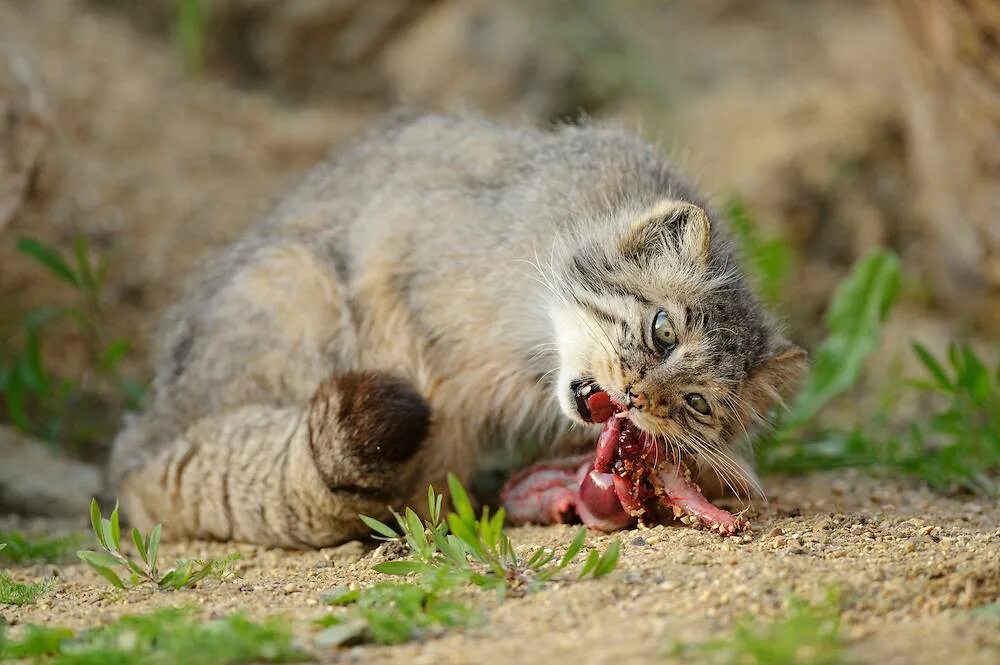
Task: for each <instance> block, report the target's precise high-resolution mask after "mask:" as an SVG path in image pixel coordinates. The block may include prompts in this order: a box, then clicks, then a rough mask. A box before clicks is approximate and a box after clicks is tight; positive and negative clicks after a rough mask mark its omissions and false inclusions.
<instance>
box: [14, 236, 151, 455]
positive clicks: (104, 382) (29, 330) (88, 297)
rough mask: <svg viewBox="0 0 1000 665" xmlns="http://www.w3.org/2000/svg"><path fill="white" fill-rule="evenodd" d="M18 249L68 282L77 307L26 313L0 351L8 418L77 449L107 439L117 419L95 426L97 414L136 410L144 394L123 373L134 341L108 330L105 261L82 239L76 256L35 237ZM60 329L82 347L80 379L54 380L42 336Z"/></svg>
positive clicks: (19, 244) (76, 245) (23, 240)
mask: <svg viewBox="0 0 1000 665" xmlns="http://www.w3.org/2000/svg"><path fill="white" fill-rule="evenodd" d="M17 248H18V250H19V251H20V252H21V253H23V254H25V255H27V256H29V257H31V258H32V259H33V260H34V261H35V262H36V263H37V264H38V266H39V267H41V268H43V269H44V270H45V271H46V272H47V273H48V274H49V275H51V276H54V277H56V278H57V279H59V280H61V281H63V282H65V283H67V284H69V285H70V286H71V287H72V288H73V290H74V293H75V295H76V297H77V299H78V301H79V302H78V304H77V305H75V306H72V307H55V306H43V307H38V308H36V309H32V310H30V311H28V312H27V314H26V315H25V317H24V320H23V322H22V323H21V325H20V329H19V333H18V335H17V336H16V337H17V338H18V339H19V343H13V342H11V343H10V344H9V348H7V349H4V348H0V401H2V402H3V404H4V407H5V411H6V415H7V418H8V419H9V420H10V422H11V423H13V424H14V426H15V427H17V428H18V429H20V430H21V431H23V432H26V433H28V434H31V435H34V436H38V437H41V438H43V439H47V440H49V441H59V442H62V443H66V444H68V445H70V446H71V447H80V446H83V445H84V444H86V443H92V442H95V441H102V440H106V439H107V438H108V437H110V436H111V434H112V430H113V428H114V427H115V426H117V417H112V418H107V417H103V416H102V417H101V418H100V419H99V420H98V421H94V418H93V414H94V413H105V412H107V411H108V409H107V406H108V402H109V401H110V402H112V403H121V405H123V406H126V407H129V408H134V407H135V406H137V405H138V403H139V402H140V401H141V399H142V395H143V392H144V388H143V387H142V386H141V385H140V384H138V383H136V382H134V381H132V380H130V379H128V378H127V377H125V376H124V375H123V374H122V373H121V370H120V365H121V361H122V360H123V359H124V358H125V356H126V354H127V353H128V351H129V347H130V345H129V343H128V341H127V340H125V339H122V338H113V339H112V338H109V335H108V334H107V331H106V330H105V326H104V316H103V313H102V307H101V294H102V291H103V289H104V281H105V276H106V274H107V263H106V262H104V261H100V262H98V263H96V264H95V263H94V262H93V261H92V260H91V258H90V254H91V253H90V250H89V248H88V246H87V242H86V240H85V239H84V238H82V237H79V238H77V239H76V241H75V243H74V246H73V257H72V258H66V257H65V256H63V254H62V253H60V252H59V251H58V250H57V249H55V248H53V247H50V246H48V245H46V244H44V243H41V242H39V241H38V240H35V239H33V238H21V239H19V240H18V242H17ZM56 324H66V325H69V326H72V329H73V330H74V331H75V333H76V334H78V336H79V338H80V339H81V340H82V341H83V343H84V348H85V350H86V353H87V370H86V372H85V374H84V375H83V376H82V377H79V378H76V379H68V378H65V377H59V376H56V375H54V374H53V373H52V372H51V371H50V370H49V368H48V367H47V366H46V364H45V361H44V354H43V337H44V334H45V333H46V331H47V330H49V329H50V328H51V327H52V326H54V325H56ZM95 400H96V401H95Z"/></svg>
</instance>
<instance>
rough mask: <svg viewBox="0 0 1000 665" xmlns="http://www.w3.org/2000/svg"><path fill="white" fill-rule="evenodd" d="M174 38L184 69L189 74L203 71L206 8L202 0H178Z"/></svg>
mask: <svg viewBox="0 0 1000 665" xmlns="http://www.w3.org/2000/svg"><path fill="white" fill-rule="evenodd" d="M176 7H177V19H176V23H175V24H174V40H175V42H176V44H177V51H178V52H179V53H180V56H181V61H182V62H183V63H184V70H185V71H186V72H187V73H188V74H192V75H194V74H198V73H199V72H201V67H202V62H203V60H204V46H205V10H204V7H202V3H201V0H177V2H176Z"/></svg>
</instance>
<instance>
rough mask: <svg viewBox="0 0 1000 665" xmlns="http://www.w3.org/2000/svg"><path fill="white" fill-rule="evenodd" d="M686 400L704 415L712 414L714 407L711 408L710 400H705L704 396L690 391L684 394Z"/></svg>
mask: <svg viewBox="0 0 1000 665" xmlns="http://www.w3.org/2000/svg"><path fill="white" fill-rule="evenodd" d="M684 401H685V402H687V403H688V406H690V407H691V408H692V409H694V410H695V411H697V412H698V413H700V414H701V415H703V416H710V415H712V409H710V408H709V406H708V402H707V401H706V400H705V398H704V397H702V396H701V395H699V394H698V393H688V394H687V395H685V396H684Z"/></svg>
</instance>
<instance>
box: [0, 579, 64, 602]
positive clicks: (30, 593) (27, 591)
mask: <svg viewBox="0 0 1000 665" xmlns="http://www.w3.org/2000/svg"><path fill="white" fill-rule="evenodd" d="M52 585H53V583H52V582H51V581H48V582H38V583H35V584H22V583H21V582H15V581H14V580H13V579H11V577H10V575H9V574H7V573H0V605H29V604H31V603H33V602H35V601H36V600H38V598H39V597H40V596H41V595H42V594H44V593H46V592H48V590H49V589H51V588H52Z"/></svg>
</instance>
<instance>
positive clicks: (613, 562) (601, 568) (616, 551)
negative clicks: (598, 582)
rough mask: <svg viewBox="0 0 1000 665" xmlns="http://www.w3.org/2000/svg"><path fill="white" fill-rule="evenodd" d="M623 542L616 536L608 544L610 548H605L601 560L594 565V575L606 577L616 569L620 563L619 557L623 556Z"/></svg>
mask: <svg viewBox="0 0 1000 665" xmlns="http://www.w3.org/2000/svg"><path fill="white" fill-rule="evenodd" d="M621 551H622V543H621V541H620V540H618V539H617V538H615V539H614V540H613V541H611V544H610V545H608V549H607V550H605V552H604V555H603V556H601V559H600V561H598V562H597V565H596V566H594V577H604V576H605V575H607V574H608V573H610V572H611V571H613V570H614V569H615V566H617V565H618V557H620V556H621Z"/></svg>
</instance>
